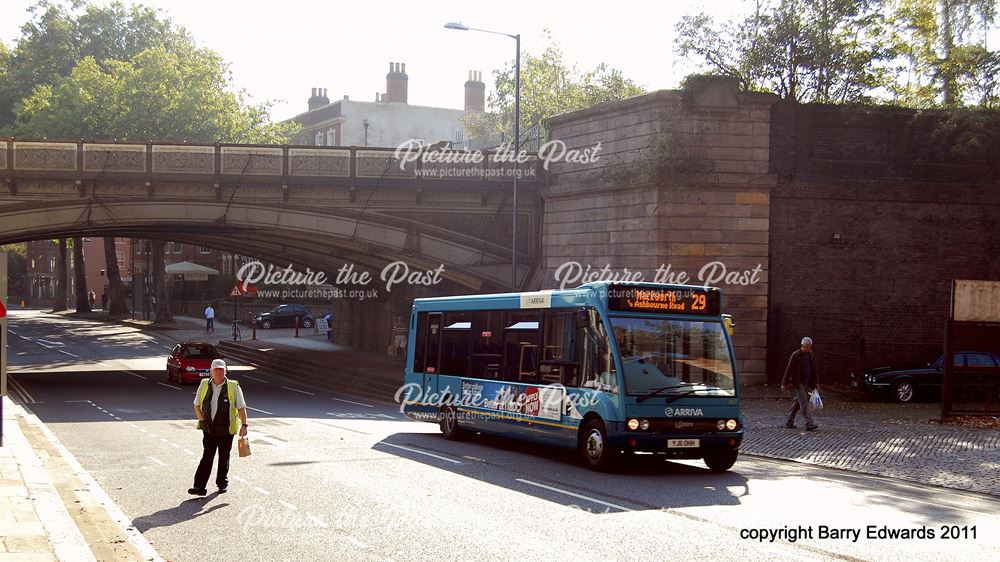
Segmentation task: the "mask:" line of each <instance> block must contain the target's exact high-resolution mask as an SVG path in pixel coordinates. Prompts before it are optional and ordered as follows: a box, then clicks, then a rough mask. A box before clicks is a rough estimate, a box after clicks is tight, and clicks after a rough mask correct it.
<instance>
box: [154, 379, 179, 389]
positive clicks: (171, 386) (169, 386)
mask: <svg viewBox="0 0 1000 562" xmlns="http://www.w3.org/2000/svg"><path fill="white" fill-rule="evenodd" d="M156 384H158V385H160V386H165V387H167V388H172V389H174V390H184V389H183V388H177V387H176V386H174V385H172V384H167V383H165V382H159V381H157V382H156Z"/></svg>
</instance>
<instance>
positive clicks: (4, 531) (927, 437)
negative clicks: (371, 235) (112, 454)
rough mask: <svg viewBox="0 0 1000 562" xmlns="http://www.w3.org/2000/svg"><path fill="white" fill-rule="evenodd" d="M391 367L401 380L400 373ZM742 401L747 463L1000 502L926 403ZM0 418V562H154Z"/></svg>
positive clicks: (997, 441)
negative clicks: (792, 421) (798, 408)
mask: <svg viewBox="0 0 1000 562" xmlns="http://www.w3.org/2000/svg"><path fill="white" fill-rule="evenodd" d="M127 324H128V325H131V326H133V327H138V328H140V329H145V330H149V329H150V327H149V326H142V325H141V324H138V325H137V324H135V323H127ZM160 334H161V335H163V336H165V337H168V338H170V339H174V340H177V341H181V340H186V339H206V338H205V337H204V336H205V334H204V328H203V325H202V321H201V320H199V319H196V318H188V317H178V318H177V326H176V327H174V329H171V330H166V331H161V332H160ZM258 338H262V339H258V340H257V342H259V343H258V344H255V347H259V348H261V349H272V348H273V349H279V348H281V349H289V348H299V349H300V350H301V351H302V352H303V353H308V354H309V355H310V356H322V355H323V354H325V353H327V351H324V350H329V351H330V352H334V353H335V354H337V355H339V356H340V357H344V356H346V355H348V354H349V353H350V352H349V351H347V350H344V349H343V348H340V347H338V346H334V345H333V344H330V343H329V342H326V341H325V339H321V338H322V336H316V335H312V334H309V335H305V336H304V337H300V338H292V337H290V336H289V335H288V334H284V333H279V331H271V332H270V333H268V332H265V333H264V334H263V335H261V334H258ZM289 340H290V341H289ZM384 360H385V361H386V364H387V365H390V364H394V363H396V362H397V361H398V360H395V359H393V358H389V357H385V358H384ZM390 366H391V365H390ZM386 368H389V367H386ZM394 370H395V372H396V373H397V375H396V376H398V366H395V367H394ZM387 376H388V375H387ZM745 395H746V396H745V399H744V402H743V407H744V418H745V423H746V428H747V434H746V439H745V441H744V444H743V447H742V452H743V454H744V455H748V456H751V457H765V458H771V459H780V460H785V461H794V462H795V463H800V464H801V465H803V466H816V467H826V468H833V469H839V470H843V471H847V472H853V473H860V474H867V475H875V476H879V477H885V478H889V479H891V480H898V481H905V482H913V483H917V484H922V485H930V486H937V487H942V488H945V489H953V490H964V491H970V492H975V493H980V494H986V495H988V496H992V497H994V498H996V497H1000V470H998V469H1000V432H997V431H996V430H995V429H985V428H972V427H957V426H950V425H942V424H940V423H938V420H937V411H938V408H937V405H935V404H907V405H902V404H886V403H876V402H857V401H853V400H851V398H852V397H851V396H850V395H849V394H848V393H846V392H844V393H841V392H836V391H831V392H828V393H824V403H825V406H826V407H825V408H824V409H823V410H821V411H819V412H816V413H814V417H815V419H816V422H817V423H818V424H819V425H820V429H819V430H818V431H814V432H805V431H804V430H803V429H802V421H801V420H800V421H799V428H798V429H788V428H785V427H784V419H785V412H786V411H787V407H788V405H789V403H790V399H789V398H787V397H785V396H784V395H783V394H782V393H781V391H780V390H778V389H775V388H770V387H754V388H752V389H747V392H746V393H745ZM335 400H336V399H335ZM341 402H344V401H341ZM348 402H349V401H348ZM268 408H270V406H268ZM3 412H4V420H3V422H4V442H3V447H0V505H2V506H3V510H2V516H0V537H2V541H0V562H5V561H7V560H139V559H142V560H159V559H161V558H160V557H159V555H158V554H157V553H156V551H155V550H154V549H153V547H152V546H150V544H149V543H148V542H146V539H145V538H144V537H143V535H142V534H141V533H139V531H137V530H136V528H135V527H134V526H133V524H132V522H131V521H129V520H128V518H126V517H125V516H124V515H123V514H122V513H121V511H119V509H118V507H117V506H116V505H115V502H113V501H112V500H111V499H110V498H109V497H108V496H107V494H106V493H104V491H103V490H102V489H101V487H100V486H99V485H98V484H97V482H96V481H95V480H94V479H93V478H91V477H90V476H89V474H87V471H86V470H84V469H83V468H82V467H81V466H80V464H79V463H78V462H77V461H76V460H75V459H74V458H73V455H72V454H71V453H70V452H69V451H68V450H67V449H66V448H65V447H63V446H62V445H61V444H60V443H59V440H58V439H57V438H56V436H55V435H53V434H52V432H51V431H49V430H48V429H47V428H46V426H45V424H43V423H42V422H41V421H40V420H39V419H38V418H37V417H35V415H34V414H33V413H32V412H31V411H29V410H26V409H25V408H23V407H22V406H20V405H17V404H15V403H13V402H12V401H10V400H9V399H8V398H7V397H4V409H3ZM109 415H110V414H109ZM404 449H405V447H404ZM432 456H433V455H432ZM739 466H740V465H737V468H739ZM775 466H776V467H777V468H776V470H779V471H787V472H788V474H789V475H791V474H793V473H795V472H796V469H792V468H782V467H790V466H791V465H775ZM883 485H886V486H888V485H889V484H883Z"/></svg>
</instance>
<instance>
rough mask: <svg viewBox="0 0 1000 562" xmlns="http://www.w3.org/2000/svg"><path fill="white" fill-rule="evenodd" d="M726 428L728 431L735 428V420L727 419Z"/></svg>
mask: <svg viewBox="0 0 1000 562" xmlns="http://www.w3.org/2000/svg"><path fill="white" fill-rule="evenodd" d="M726 429H728V430H729V431H733V430H734V429H736V420H729V421H727V422H726Z"/></svg>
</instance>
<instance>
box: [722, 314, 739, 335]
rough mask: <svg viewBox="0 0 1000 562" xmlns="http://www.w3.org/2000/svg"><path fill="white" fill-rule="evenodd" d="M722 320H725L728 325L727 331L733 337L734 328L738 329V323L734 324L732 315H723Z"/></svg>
mask: <svg viewBox="0 0 1000 562" xmlns="http://www.w3.org/2000/svg"><path fill="white" fill-rule="evenodd" d="M722 320H723V322H725V323H726V331H728V332H729V335H730V336H731V335H733V332H734V328H735V327H736V322H733V317H732V315H730V314H723V315H722Z"/></svg>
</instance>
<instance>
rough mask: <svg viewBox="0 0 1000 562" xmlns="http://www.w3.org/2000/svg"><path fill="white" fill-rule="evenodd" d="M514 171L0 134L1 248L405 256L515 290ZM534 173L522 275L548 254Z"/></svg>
mask: <svg viewBox="0 0 1000 562" xmlns="http://www.w3.org/2000/svg"><path fill="white" fill-rule="evenodd" d="M439 154H443V155H444V156H445V159H448V158H447V156H448V155H449V154H450V155H452V156H455V155H457V154H458V153H457V152H456V153H448V152H441V153H439ZM511 168H512V164H510V163H503V162H501V163H496V162H493V159H492V158H491V157H489V155H487V157H486V158H485V159H484V160H483V162H481V163H465V162H461V163H439V164H431V163H424V162H422V161H421V160H420V159H417V160H412V159H410V158H407V157H406V155H405V154H396V153H395V149H378V148H353V147H352V148H348V147H301V146H256V145H232V144H216V145H194V144H160V143H146V144H127V143H108V142H82V141H81V142H54V141H38V140H23V139H7V140H0V182H2V185H0V244H3V243H9V242H15V241H25V240H35V239H47V238H57V237H67V236H83V235H86V236H130V237H135V238H152V239H165V240H173V241H177V242H182V243H190V244H198V245H203V246H209V247H213V248H217V249H221V250H227V251H231V252H237V253H241V254H245V255H251V256H254V257H256V258H260V259H262V260H264V261H268V262H272V263H275V264H288V263H289V262H291V263H292V264H295V265H297V266H302V267H310V268H314V269H319V270H324V271H328V272H332V271H335V270H336V269H337V268H338V267H340V266H341V265H343V264H344V263H345V262H350V263H355V264H358V265H360V266H368V267H371V268H381V267H384V265H385V264H387V263H391V262H394V261H398V260H402V261H405V262H406V263H407V264H408V265H409V266H410V267H413V268H420V269H433V268H436V267H438V266H440V265H442V264H443V265H444V272H445V273H444V277H445V279H447V280H448V281H451V282H452V283H454V284H456V285H457V286H458V287H460V288H462V289H465V290H472V291H479V290H496V289H505V288H507V287H509V286H510V278H511V273H510V271H511V269H510V268H511V265H510V264H511V225H512V221H511V213H512V208H513V206H512V199H511V192H512V190H511V181H510V179H509V178H510V175H509V173H510V172H512V171H513V170H511ZM537 171H538V167H537V162H536V160H535V158H534V157H532V158H530V159H529V162H528V163H525V164H521V172H522V175H521V180H520V181H519V200H520V201H519V204H518V238H519V240H518V254H519V255H518V264H519V266H521V267H519V271H518V274H519V278H520V279H521V282H522V283H525V282H528V280H529V279H530V277H531V275H532V273H533V271H534V270H535V269H536V268H537V266H538V261H539V250H538V248H539V235H538V233H539V231H540V207H541V204H540V200H539V193H538V191H539V190H538V185H539V183H540V182H539V179H538V173H537ZM505 174H506V175H505Z"/></svg>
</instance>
